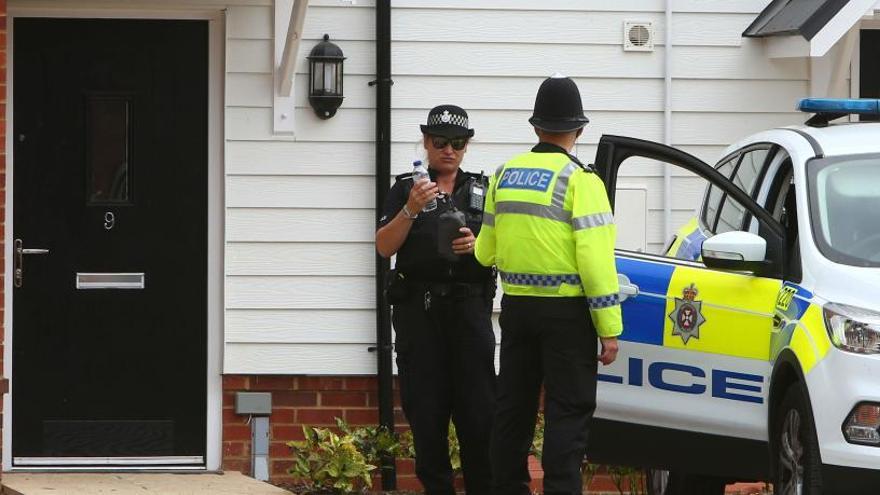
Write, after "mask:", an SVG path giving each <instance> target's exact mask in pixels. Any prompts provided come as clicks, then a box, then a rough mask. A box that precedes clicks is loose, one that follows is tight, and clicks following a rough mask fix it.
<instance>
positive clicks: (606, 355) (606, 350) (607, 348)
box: [599, 337, 617, 366]
mask: <svg viewBox="0 0 880 495" xmlns="http://www.w3.org/2000/svg"><path fill="white" fill-rule="evenodd" d="M599 340H600V341H601V342H602V354H599V362H601V363H602V364H604V365H605V366H608V365H609V364H611V363H613V362H614V360H615V359H617V337H611V338H601V337H600V338H599Z"/></svg>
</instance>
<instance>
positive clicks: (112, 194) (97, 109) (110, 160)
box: [86, 95, 131, 205]
mask: <svg viewBox="0 0 880 495" xmlns="http://www.w3.org/2000/svg"><path fill="white" fill-rule="evenodd" d="M130 111H131V110H130V100H129V99H128V98H126V97H120V96H105V95H90V96H88V97H87V99H86V146H87V151H86V152H87V157H88V158H87V160H88V174H89V176H88V177H89V178H88V188H89V190H88V196H87V198H88V201H89V204H93V205H96V204H97V205H101V204H125V203H128V202H129V199H130V194H129V167H130V163H129V157H130V153H129V150H130V146H131V143H130V135H131V134H130V131H131V128H130V125H131V119H130Z"/></svg>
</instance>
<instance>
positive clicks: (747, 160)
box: [715, 148, 770, 234]
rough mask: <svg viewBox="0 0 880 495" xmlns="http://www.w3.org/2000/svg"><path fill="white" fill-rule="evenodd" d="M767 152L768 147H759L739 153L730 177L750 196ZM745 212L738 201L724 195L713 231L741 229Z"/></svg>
mask: <svg viewBox="0 0 880 495" xmlns="http://www.w3.org/2000/svg"><path fill="white" fill-rule="evenodd" d="M769 153H770V150H769V149H767V148H759V149H753V150H750V151H746V152H745V153H743V154H741V155H740V159H739V165H738V166H737V167H736V172H734V174H733V176H732V177H731V181H732V182H733V183H734V185H736V186H737V187H738V188H740V189H742V190H743V191H744V192H746V193H747V194H748V195H749V196H752V195H753V190H754V188H755V184H756V183H757V182H758V177H759V176H760V175H761V171H762V170H763V169H764V163H765V162H766V161H767V155H768V154H769ZM719 171H720V170H719ZM746 213H747V212H746V209H745V208H744V207H743V206H742V205H741V204H739V202H737V201H735V200H734V199H733V198H730V197H725V198H724V200H723V204H722V205H721V213H720V215H718V222H717V223H716V225H715V233H716V234H722V233H724V232H730V231H733V230H742V228H743V222H744V221H745V219H746Z"/></svg>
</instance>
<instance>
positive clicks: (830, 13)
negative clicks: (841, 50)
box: [742, 0, 849, 41]
mask: <svg viewBox="0 0 880 495" xmlns="http://www.w3.org/2000/svg"><path fill="white" fill-rule="evenodd" d="M848 2H849V0H773V1H772V2H771V3H770V5H768V6H767V8H765V9H764V10H763V11H762V12H761V13H760V14H758V17H757V18H756V19H755V20H754V22H752V24H751V25H749V27H747V28H746V30H745V31H743V34H742V35H743V36H745V37H747V38H764V37H767V36H786V35H796V34H799V35H801V36H803V37H804V39H806V40H808V41H809V40H811V39H813V37H814V36H816V35H817V34H818V33H819V31H821V30H822V28H824V27H825V25H826V24H828V22H829V21H830V20H831V19H832V18H834V16H835V15H837V13H838V12H840V9H842V8H843V7H844V6H845V5H846V4H847V3H848Z"/></svg>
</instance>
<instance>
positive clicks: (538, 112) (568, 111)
mask: <svg viewBox="0 0 880 495" xmlns="http://www.w3.org/2000/svg"><path fill="white" fill-rule="evenodd" d="M589 122H590V119H588V118H587V116H586V115H584V106H583V103H582V102H581V92H580V91H578V87H577V84H575V83H574V81H573V80H572V79H571V78H570V77H565V76H563V75H561V74H558V73H557V74H553V75H552V76H550V77H548V78H547V79H545V80H544V82H543V83H541V87H540V88H538V95H537V96H536V97H535V111H534V112H533V113H532V118H530V119H529V123H530V124H532V125H533V126H535V127H536V128H538V129H541V130H542V131H548V132H571V131H576V130H578V129H580V128H581V127H583V126H585V125H587V123H589Z"/></svg>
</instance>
